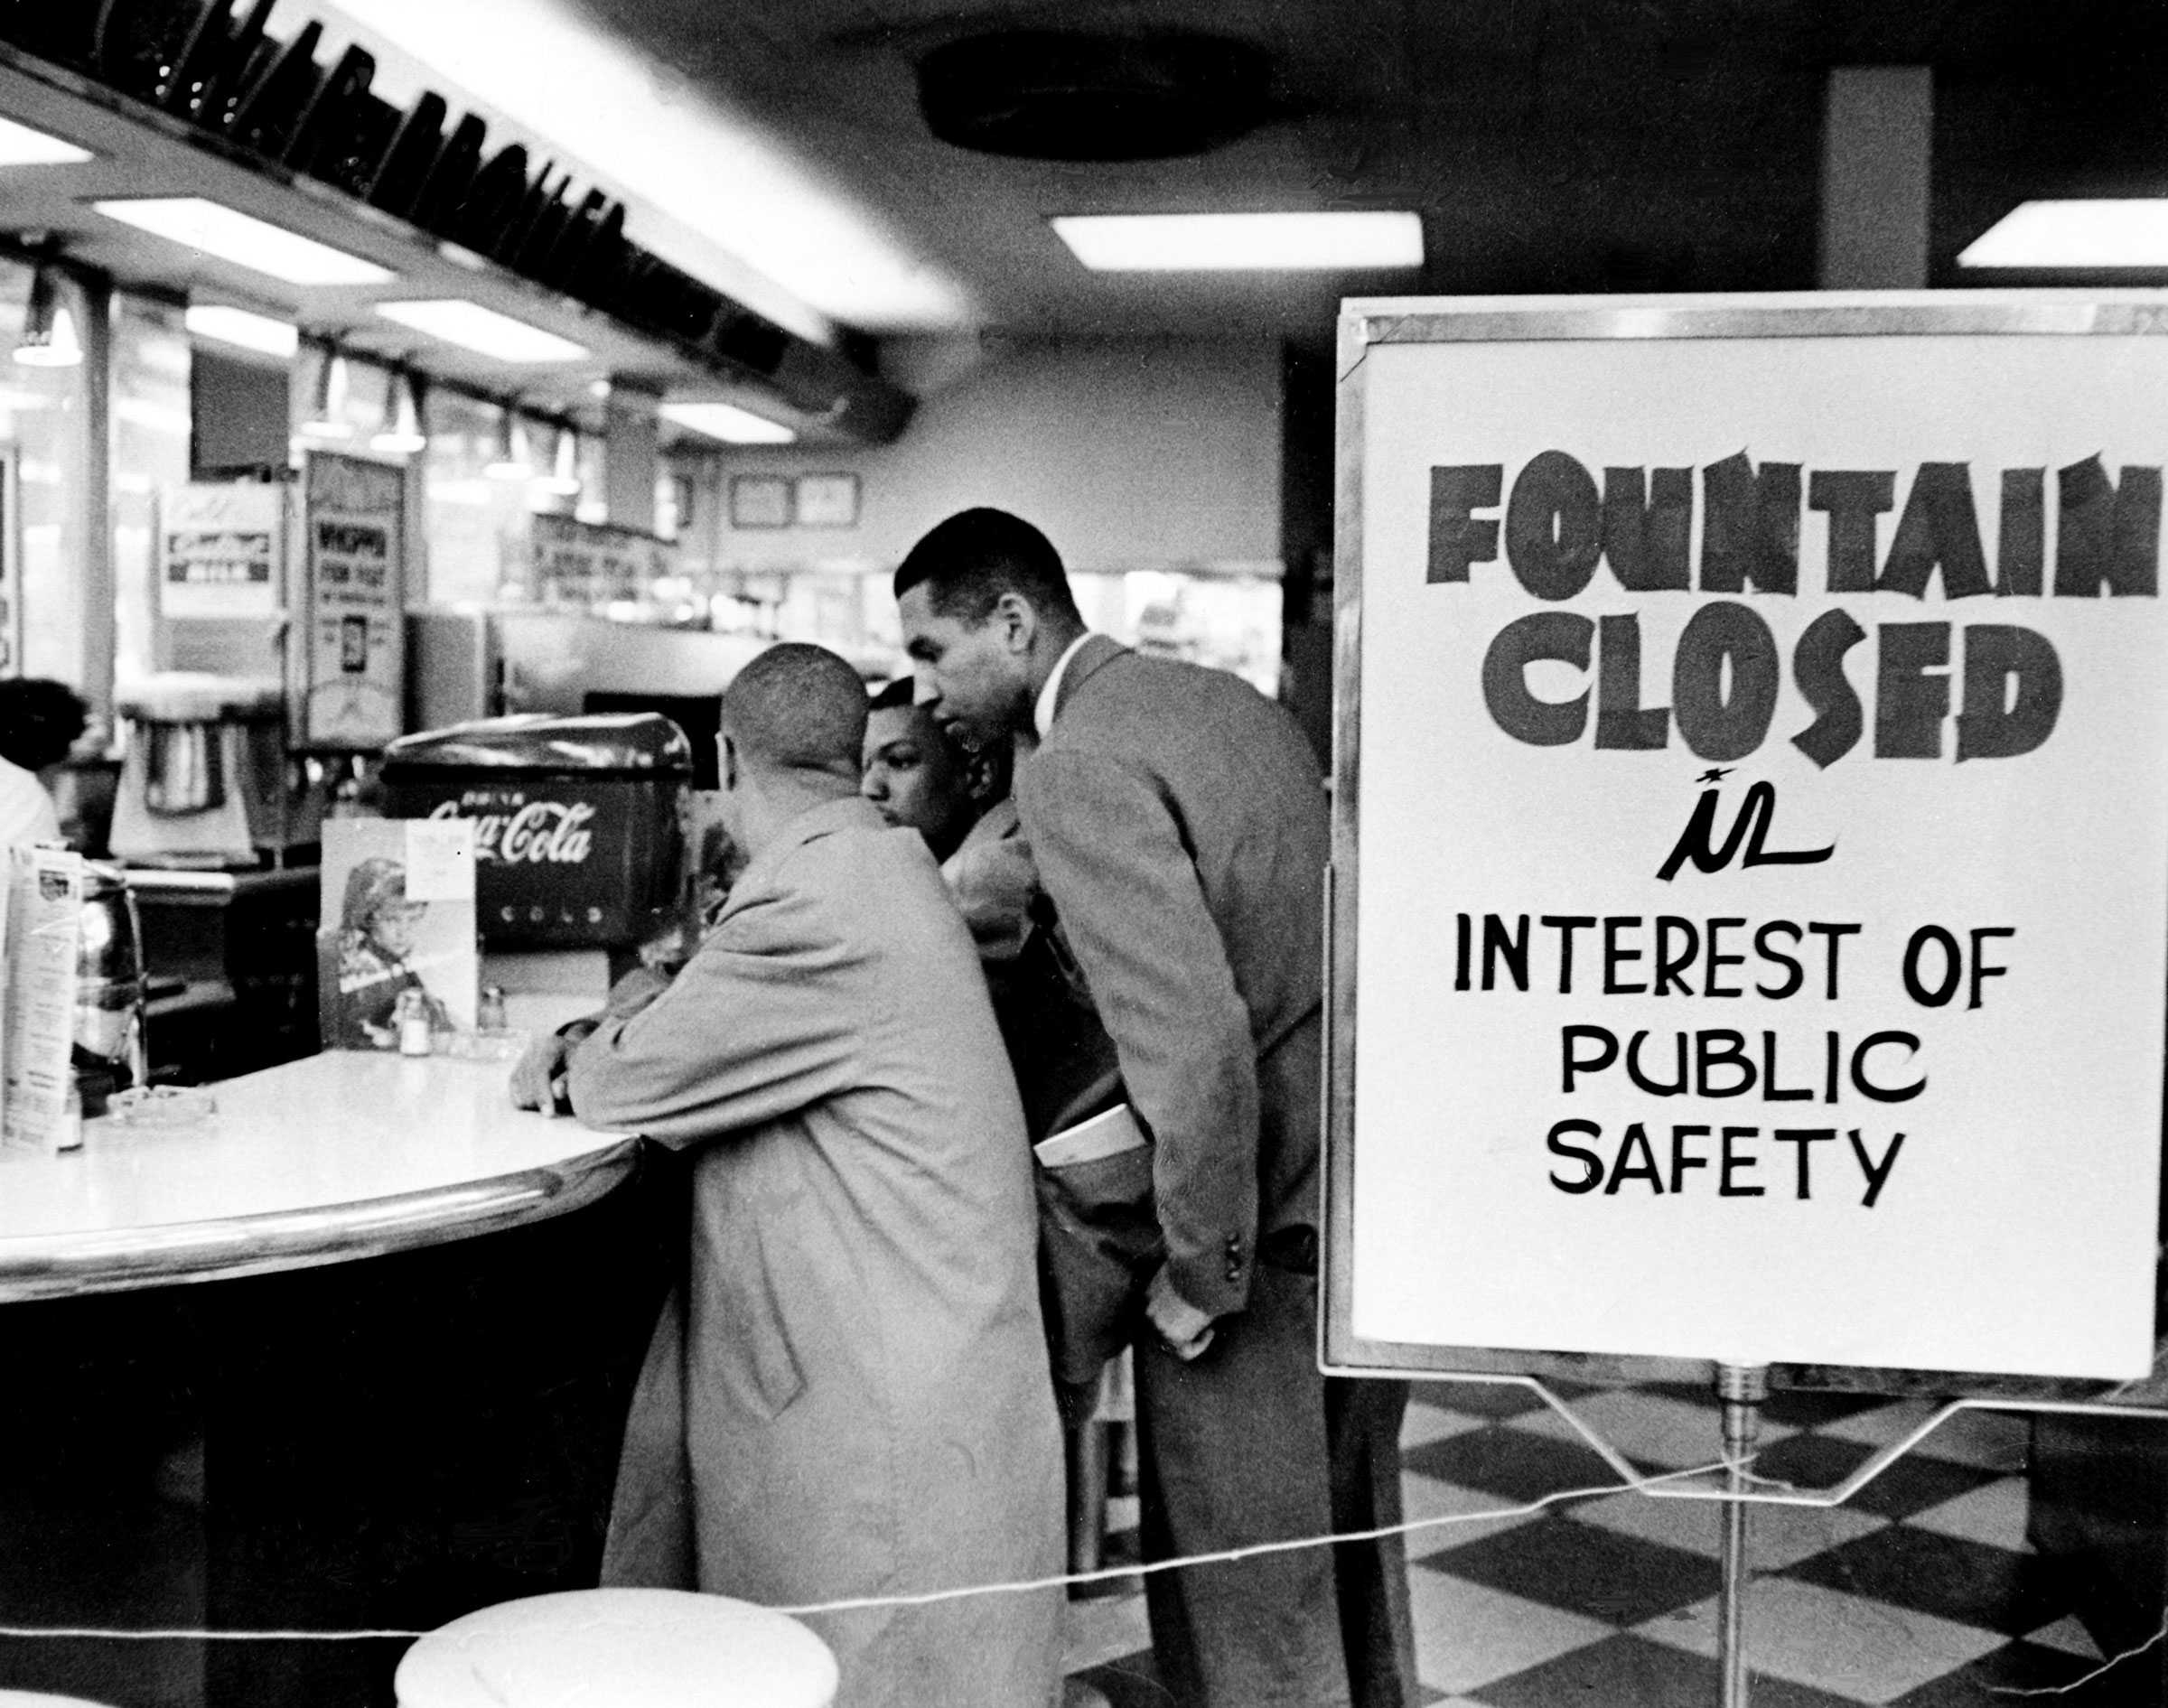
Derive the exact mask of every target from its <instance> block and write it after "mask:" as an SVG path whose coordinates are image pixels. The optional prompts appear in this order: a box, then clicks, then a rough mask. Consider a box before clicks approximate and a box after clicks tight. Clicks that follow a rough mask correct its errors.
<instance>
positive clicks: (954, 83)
mask: <svg viewBox="0 0 2168 1708" xmlns="http://www.w3.org/2000/svg"><path fill="white" fill-rule="evenodd" d="M919 107H920V111H922V112H923V113H924V114H925V116H926V123H927V126H928V127H929V128H930V130H931V131H932V132H933V134H934V135H936V136H938V137H939V138H940V139H941V140H942V141H943V142H946V143H953V144H955V145H957V146H958V147H959V148H971V149H977V151H979V152H980V153H982V154H1011V155H1015V156H1018V157H1021V158H1023V159H1026V160H1076V161H1117V160H1164V159H1167V158H1170V157H1172V156H1173V155H1177V154H1203V153H1204V152H1205V151H1206V150H1208V149H1211V148H1217V147H1219V146H1220V145H1223V144H1226V143H1230V142H1233V141H1234V140H1235V139H1236V138H1237V137H1238V136H1242V135H1247V134H1248V132H1250V131H1251V130H1254V129H1255V128H1256V127H1257V126H1258V125H1260V124H1262V123H1264V121H1265V120H1266V119H1267V118H1269V117H1273V114H1274V107H1273V101H1272V61H1271V60H1270V58H1269V57H1268V56H1267V55H1266V52H1265V51H1264V50H1263V49H1261V48H1258V47H1257V46H1254V45H1253V44H1251V43H1249V42H1235V41H1230V40H1228V39H1227V38H1225V37H1223V36H1213V35H1198V34H1188V33H1159V34H1153V35H1146V36H1138V37H1126V36H1107V35H1087V34H1081V33H1069V32H1061V31H1045V30H1024V31H1008V32H1003V33H997V34H992V35H978V36H969V37H967V38H965V39H964V40H962V41H958V42H946V43H944V44H943V45H942V46H940V47H938V48H936V49H934V50H933V51H931V52H930V53H929V54H927V55H926V57H925V58H924V59H923V60H921V61H920V62H919Z"/></svg>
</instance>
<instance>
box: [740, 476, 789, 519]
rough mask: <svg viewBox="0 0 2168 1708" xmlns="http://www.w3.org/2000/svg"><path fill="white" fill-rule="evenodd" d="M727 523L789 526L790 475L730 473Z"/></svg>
mask: <svg viewBox="0 0 2168 1708" xmlns="http://www.w3.org/2000/svg"><path fill="white" fill-rule="evenodd" d="M730 525H731V527H790V480H789V478H788V477H786V476H784V475H780V474H734V475H732V476H731V477H730Z"/></svg>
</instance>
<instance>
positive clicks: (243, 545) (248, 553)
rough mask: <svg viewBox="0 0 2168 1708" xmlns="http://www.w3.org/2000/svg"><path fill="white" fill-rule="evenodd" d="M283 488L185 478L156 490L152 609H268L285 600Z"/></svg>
mask: <svg viewBox="0 0 2168 1708" xmlns="http://www.w3.org/2000/svg"><path fill="white" fill-rule="evenodd" d="M284 553H285V490H284V489H283V488H281V487H277V486H272V485H268V484H264V483H260V482H241V481H192V482H190V483H188V484H186V485H182V486H171V487H167V488H166V489H165V490H163V491H162V492H161V493H160V494H159V495H158V614H159V615H160V616H161V617H167V618H173V617H180V618H192V617H221V618H230V617H275V616H276V615H277V614H278V613H279V611H280V610H281V609H282V608H283V606H284V604H285V586H284V577H283V575H282V574H281V560H282V557H283V555H284Z"/></svg>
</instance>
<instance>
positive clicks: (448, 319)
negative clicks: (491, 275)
mask: <svg viewBox="0 0 2168 1708" xmlns="http://www.w3.org/2000/svg"><path fill="white" fill-rule="evenodd" d="M377 313H379V314H381V315H382V316H383V317H384V318H385V319H386V320H388V321H397V322H398V323H399V324H400V325H401V326H411V327H412V328H413V329H414V330H415V331H417V332H426V333H427V334H428V335H429V336H430V337H431V338H441V339H443V340H444V342H445V343H447V344H457V345H458V346H459V347H460V348H461V349H462V350H472V351H473V352H474V353H475V354H476V355H478V356H487V357H490V358H491V359H493V360H496V361H500V362H575V361H577V360H579V359H580V358H581V357H583V356H584V355H585V354H586V353H587V351H586V350H585V348H584V347H583V346H581V345H579V344H575V343H574V342H573V341H572V340H570V339H569V338H559V337H558V336H557V335H556V333H555V332H546V331H543V330H542V329H541V328H540V327H539V326H529V325H528V323H527V322H525V321H516V320H514V319H512V317H511V316H510V315H509V314H500V313H498V312H497V311H496V310H495V309H493V308H484V307H482V305H481V303H469V302H466V301H464V300H463V299H462V298H459V297H455V296H454V297H440V298H436V299H435V300H432V301H427V302H418V303H378V304H377Z"/></svg>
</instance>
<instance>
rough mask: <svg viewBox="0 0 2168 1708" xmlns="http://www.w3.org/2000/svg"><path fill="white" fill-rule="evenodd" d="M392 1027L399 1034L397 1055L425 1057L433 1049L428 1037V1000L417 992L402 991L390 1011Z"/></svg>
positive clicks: (432, 1041) (432, 1042) (430, 1039)
mask: <svg viewBox="0 0 2168 1708" xmlns="http://www.w3.org/2000/svg"><path fill="white" fill-rule="evenodd" d="M391 1021H392V1025H393V1027H394V1028H395V1029H396V1030H397V1032H398V1034H399V1054H401V1055H402V1056H426V1055H428V1054H429V1053H430V1051H431V1050H434V1049H435V1041H434V1040H433V1039H432V1038H431V1037H430V1035H429V999H428V998H427V997H426V996H425V995H423V994H422V993H421V992H420V991H418V990H403V991H401V992H400V993H399V1000H398V1001H397V1003H395V1004H394V1005H393V1007H392V1011H391Z"/></svg>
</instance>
